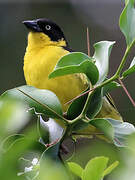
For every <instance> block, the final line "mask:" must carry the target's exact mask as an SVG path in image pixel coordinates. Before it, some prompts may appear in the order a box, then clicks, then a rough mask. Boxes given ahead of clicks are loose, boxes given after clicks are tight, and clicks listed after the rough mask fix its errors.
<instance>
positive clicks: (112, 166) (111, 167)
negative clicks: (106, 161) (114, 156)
mask: <svg viewBox="0 0 135 180" xmlns="http://www.w3.org/2000/svg"><path fill="white" fill-rule="evenodd" d="M118 165H119V161H115V162H114V163H112V164H111V165H110V166H109V167H107V168H106V169H105V170H104V173H103V177H104V176H106V175H108V174H110V173H111V172H112V171H113V170H114V169H115V168H116V167H117V166H118Z"/></svg>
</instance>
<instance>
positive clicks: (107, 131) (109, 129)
mask: <svg viewBox="0 0 135 180" xmlns="http://www.w3.org/2000/svg"><path fill="white" fill-rule="evenodd" d="M89 124H91V125H93V126H94V127H96V128H97V129H99V130H100V131H101V132H102V133H103V134H104V135H105V136H106V137H107V138H109V139H110V140H113V139H114V129H113V126H112V124H111V123H110V122H109V121H108V120H107V119H102V118H97V119H93V120H91V121H90V122H89Z"/></svg>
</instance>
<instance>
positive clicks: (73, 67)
mask: <svg viewBox="0 0 135 180" xmlns="http://www.w3.org/2000/svg"><path fill="white" fill-rule="evenodd" d="M74 73H84V74H86V76H87V77H88V78H89V80H90V81H91V83H92V84H93V85H94V84H95V83H96V82H97V81H98V77H99V73H98V69H97V67H96V65H95V64H94V61H93V59H92V58H90V57H89V56H87V55H86V54H84V53H81V52H73V53H70V54H67V55H65V56H63V57H62V58H61V59H60V60H59V62H58V63H57V65H56V67H55V70H54V71H53V72H52V73H51V74H50V75H49V78H54V77H58V76H64V75H68V74H74Z"/></svg>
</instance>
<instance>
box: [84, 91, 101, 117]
mask: <svg viewBox="0 0 135 180" xmlns="http://www.w3.org/2000/svg"><path fill="white" fill-rule="evenodd" d="M102 94H103V93H102V88H100V89H96V90H95V91H93V92H92V93H91V95H90V96H91V98H90V102H89V105H88V108H87V112H86V116H87V117H88V118H90V119H92V118H94V117H95V116H96V115H97V114H98V113H99V111H100V109H101V107H102V96H103V95H102Z"/></svg>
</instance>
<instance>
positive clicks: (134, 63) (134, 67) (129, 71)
mask: <svg viewBox="0 0 135 180" xmlns="http://www.w3.org/2000/svg"><path fill="white" fill-rule="evenodd" d="M134 72H135V57H134V59H133V61H132V62H131V64H130V66H129V68H128V69H127V70H126V71H124V72H123V74H122V76H123V77H126V76H128V75H129V74H132V73H134Z"/></svg>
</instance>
